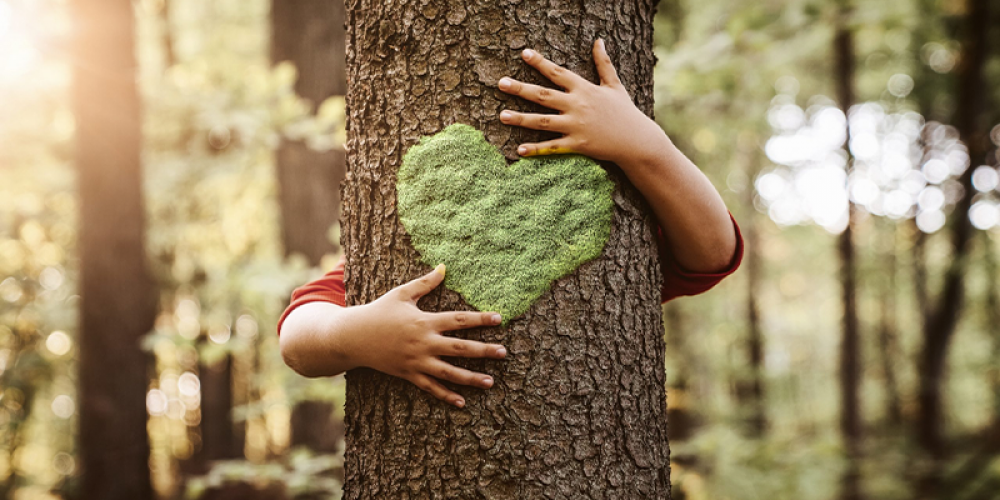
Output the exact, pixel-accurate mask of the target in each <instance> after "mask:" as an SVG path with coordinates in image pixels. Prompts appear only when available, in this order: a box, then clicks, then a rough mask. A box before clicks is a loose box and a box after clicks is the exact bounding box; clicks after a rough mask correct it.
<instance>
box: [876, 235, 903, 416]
mask: <svg viewBox="0 0 1000 500" xmlns="http://www.w3.org/2000/svg"><path fill="white" fill-rule="evenodd" d="M888 226H889V227H888V228H887V229H886V231H887V232H888V233H889V245H888V246H887V248H886V251H885V264H884V266H885V268H886V272H887V273H888V274H889V276H888V279H887V280H886V283H885V285H884V286H883V287H882V293H881V297H880V299H879V302H880V304H879V306H880V309H881V318H880V324H879V335H878V348H879V361H880V362H881V364H882V376H883V380H884V382H885V405H886V406H885V417H886V422H887V423H888V424H889V426H890V427H891V428H897V427H898V426H899V424H902V423H903V411H902V407H901V406H900V397H899V384H898V383H897V381H896V370H895V368H894V367H893V360H895V359H898V358H899V356H898V352H897V348H896V346H897V342H896V313H897V311H896V248H897V246H896V233H897V231H896V227H897V226H896V223H894V222H890V223H889V224H888Z"/></svg>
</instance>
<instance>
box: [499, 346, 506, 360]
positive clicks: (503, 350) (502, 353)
mask: <svg viewBox="0 0 1000 500" xmlns="http://www.w3.org/2000/svg"><path fill="white" fill-rule="evenodd" d="M506 355H507V349H504V348H503V347H501V348H499V349H497V356H500V357H501V358H502V357H504V356H506Z"/></svg>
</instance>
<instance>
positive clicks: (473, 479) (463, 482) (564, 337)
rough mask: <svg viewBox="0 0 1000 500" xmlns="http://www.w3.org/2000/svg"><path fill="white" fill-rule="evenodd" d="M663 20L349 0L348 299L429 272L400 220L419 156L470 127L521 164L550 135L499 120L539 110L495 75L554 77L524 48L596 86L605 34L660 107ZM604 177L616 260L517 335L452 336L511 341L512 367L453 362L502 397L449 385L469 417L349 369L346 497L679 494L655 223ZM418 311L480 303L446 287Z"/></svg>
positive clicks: (588, 271)
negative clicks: (487, 377) (419, 150)
mask: <svg viewBox="0 0 1000 500" xmlns="http://www.w3.org/2000/svg"><path fill="white" fill-rule="evenodd" d="M652 15H653V4H652V2H650V1H649V0H628V1H625V2H614V3H605V2H598V1H596V0H577V1H570V0H550V1H549V2H547V3H545V4H544V5H540V4H539V3H535V2H524V1H513V0H511V1H504V2H486V1H485V0H479V1H457V0H410V1H404V0H382V1H377V0H352V1H349V2H348V16H347V17H348V33H349V35H348V40H349V42H348V80H349V89H350V90H349V95H348V115H349V121H348V130H349V132H348V148H349V156H348V172H347V182H346V183H345V184H344V186H343V196H344V199H345V206H344V211H343V228H344V229H343V233H342V234H343V243H344V246H345V248H346V250H347V255H348V262H347V268H346V281H347V300H348V303H349V304H350V305H357V304H363V303H367V302H370V301H372V300H374V299H375V298H377V297H379V296H380V295H382V294H384V293H385V292H387V291H389V290H390V289H392V288H393V287H395V286H397V285H399V284H401V283H404V282H405V281H407V280H410V279H413V278H415V277H417V276H419V275H421V274H423V273H425V272H427V271H428V269H427V268H426V267H425V266H423V265H422V264H420V263H419V256H418V255H417V253H416V251H415V250H414V249H413V248H412V246H411V245H410V243H409V237H408V236H407V234H406V233H405V231H404V230H403V228H402V226H401V225H400V224H399V221H398V216H397V213H396V192H395V183H396V172H397V170H398V168H399V166H400V164H401V162H402V156H403V153H404V152H405V151H406V149H407V148H408V147H410V146H412V145H413V144H415V143H416V142H417V141H418V140H419V138H420V137H421V136H422V135H429V134H433V133H436V132H438V131H439V130H441V129H442V128H444V127H445V126H447V125H449V124H451V123H454V122H461V123H467V124H469V125H472V126H474V127H476V128H478V129H479V130H482V131H484V133H485V135H486V138H487V140H489V141H490V143H491V144H494V145H495V146H497V147H498V148H500V150H501V151H502V152H503V153H504V154H505V156H506V157H507V158H508V159H510V160H514V159H515V158H516V157H517V155H516V148H517V145H518V144H520V143H523V142H529V141H530V142H535V141H539V140H544V139H546V138H548V137H549V135H547V134H543V133H539V132H535V131H530V130H525V129H517V128H512V127H508V126H505V125H503V124H501V123H500V122H499V120H498V119H497V116H498V114H499V112H500V111H501V110H502V109H505V108H510V109H516V110H523V111H542V110H543V108H541V107H540V106H537V105H534V104H531V103H528V102H526V101H523V100H520V99H516V98H512V97H510V96H507V95H505V94H503V93H501V92H499V91H498V90H497V89H496V83H497V81H498V80H499V79H500V78H501V77H503V76H512V77H514V78H518V79H520V80H522V81H529V82H533V83H539V84H544V85H551V84H550V83H549V82H546V81H544V79H543V78H542V77H541V76H540V75H539V74H538V73H537V72H535V71H534V70H532V69H530V68H529V67H528V66H527V65H525V64H524V63H523V62H522V61H521V59H520V55H519V54H520V50H521V49H523V48H527V47H531V48H534V49H536V50H538V51H540V52H541V53H543V54H545V55H546V56H547V57H550V58H551V59H552V60H554V61H555V62H557V63H560V64H563V65H565V66H566V67H568V68H569V69H571V70H573V71H576V72H577V73H579V74H581V75H582V76H584V77H585V78H588V79H590V80H591V81H597V77H596V71H595V68H594V67H593V62H592V57H591V50H590V47H591V44H592V43H593V41H594V39H596V38H597V37H603V38H605V39H606V40H607V45H608V48H609V51H610V53H611V56H612V58H613V59H614V60H615V62H616V64H617V66H618V67H619V73H620V75H621V77H622V80H623V82H624V83H625V85H626V86H627V87H628V88H629V89H630V90H631V91H632V93H633V96H634V98H635V100H636V103H637V104H638V106H639V108H640V109H642V110H643V111H645V112H647V113H650V112H651V110H652V70H653V55H652V32H651V29H652ZM607 167H608V170H609V172H610V173H611V175H612V177H613V179H614V180H615V182H616V185H617V188H616V191H615V194H614V205H615V208H614V210H615V213H614V221H613V229H612V234H611V238H610V241H609V243H608V245H607V247H606V248H605V250H604V252H603V254H602V255H601V256H600V257H599V258H598V259H596V260H594V261H591V262H589V263H587V264H584V265H583V266H581V267H580V269H578V270H577V272H575V273H574V274H573V275H571V276H567V277H565V278H563V279H561V280H558V281H557V282H556V283H554V284H553V287H552V290H550V292H548V293H547V294H545V295H544V296H543V297H542V298H541V299H539V301H538V302H537V303H536V304H535V305H534V306H533V307H532V309H531V310H530V311H529V312H528V313H526V314H525V315H524V316H523V317H521V318H518V319H516V320H515V321H514V322H512V323H511V325H510V326H509V327H507V328H505V329H500V328H489V329H478V330H469V331H464V332H454V334H455V335H456V336H460V337H463V338H471V339H476V340H484V341H488V342H500V343H503V344H504V345H506V346H507V348H508V351H509V355H508V359H507V360H504V361H495V360H458V359H455V360H449V361H452V362H454V363H455V364H457V365H459V366H463V367H467V368H470V369H473V370H477V371H483V372H486V373H490V374H493V375H494V376H495V380H496V382H495V386H494V388H492V389H490V390H488V391H481V390H478V389H471V388H468V387H457V386H456V387H454V388H455V390H456V391H457V392H459V393H461V394H463V396H464V397H465V398H466V408H465V409H456V408H452V407H450V406H449V405H447V404H445V403H442V402H439V401H436V400H434V399H433V398H431V397H430V396H429V395H427V394H424V393H422V392H420V391H419V390H418V389H416V388H415V387H413V386H412V385H411V384H410V383H409V382H406V381H403V380H401V379H396V378H393V377H389V376H386V375H384V374H381V373H379V372H375V371H373V370H368V369H358V370H352V371H351V372H349V373H348V375H347V379H348V396H347V407H346V418H347V426H348V430H347V435H348V437H347V440H348V442H347V463H346V477H347V485H346V487H345V498H347V499H359V498H403V499H408V498H412V499H416V498H463V499H509V498H553V499H558V498H562V499H569V498H573V499H577V498H584V499H586V498H591V499H605V498H607V499H610V498H622V499H631V498H635V499H639V498H644V499H645V498H655V499H663V498H669V448H668V446H667V434H666V419H665V410H666V402H665V394H664V378H665V374H664V372H663V366H664V364H663V361H664V352H663V351H664V348H665V346H664V343H663V329H662V323H661V317H660V314H661V312H660V307H659V283H660V273H659V263H658V260H657V251H656V241H655V239H654V234H655V233H654V232H653V230H654V226H653V222H654V220H653V218H652V216H651V215H650V212H649V210H648V209H647V207H646V206H645V202H644V201H643V200H642V198H641V196H640V195H639V194H638V192H637V191H636V190H635V189H634V187H633V186H631V185H630V184H629V183H628V181H627V179H626V178H625V176H624V175H623V174H622V173H621V172H620V170H619V169H617V167H614V166H613V165H607ZM420 305H421V307H422V308H423V309H426V310H453V309H466V310H467V309H469V306H468V305H466V304H465V303H464V301H462V300H461V298H460V297H459V296H458V295H457V294H455V293H454V292H451V291H448V290H444V289H439V290H435V291H434V292H433V293H431V294H430V295H428V296H427V297H425V298H424V299H422V300H421V303H420Z"/></svg>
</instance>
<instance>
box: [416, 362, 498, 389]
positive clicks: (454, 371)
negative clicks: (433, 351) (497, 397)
mask: <svg viewBox="0 0 1000 500" xmlns="http://www.w3.org/2000/svg"><path fill="white" fill-rule="evenodd" d="M424 374H426V375H430V376H432V377H435V378H438V379H441V380H447V381H448V382H453V383H456V384H459V385H470V386H473V387H479V388H482V389H489V388H490V387H493V377H491V376H489V375H484V374H482V373H475V372H472V371H469V370H466V369H465V368H459V367H457V366H455V365H452V364H450V363H446V362H444V361H441V360H440V359H434V360H433V361H431V362H430V363H429V364H428V365H427V367H426V368H425V369H424Z"/></svg>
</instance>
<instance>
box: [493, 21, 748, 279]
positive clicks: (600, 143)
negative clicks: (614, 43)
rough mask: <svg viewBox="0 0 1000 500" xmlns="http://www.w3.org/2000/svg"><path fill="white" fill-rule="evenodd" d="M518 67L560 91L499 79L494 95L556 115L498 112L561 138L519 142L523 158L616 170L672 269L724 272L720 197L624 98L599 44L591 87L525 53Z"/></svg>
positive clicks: (727, 242)
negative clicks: (572, 156) (642, 206)
mask: <svg viewBox="0 0 1000 500" xmlns="http://www.w3.org/2000/svg"><path fill="white" fill-rule="evenodd" d="M522 56H523V58H524V60H525V62H527V63H528V64H530V65H531V66H533V67H534V68H535V69H537V70H538V71H540V72H541V73H542V75H544V76H545V77H547V78H548V79H550V80H552V82H553V83H555V84H557V85H559V86H560V87H562V88H564V89H566V91H565V92H562V91H559V90H553V89H548V88H544V87H540V86H538V85H532V84H528V83H523V82H518V81H516V80H513V79H511V78H503V79H501V80H500V82H499V88H500V90H502V91H504V92H507V93H509V94H513V95H517V96H520V97H523V98H525V99H527V100H529V101H533V102H536V103H538V104H541V105H543V106H547V107H549V108H552V109H555V110H558V111H560V112H561V113H560V114H558V115H552V114H530V113H517V112H514V111H509V110H504V111H503V112H501V113H500V120H501V121H502V122H504V123H506V124H509V125H518V126H521V127H527V128H531V129H536V130H547V131H552V132H559V133H562V134H564V135H563V137H560V138H558V139H555V140H553V141H548V142H543V143H539V144H522V145H521V146H520V147H519V148H518V153H519V154H521V155H522V156H532V155H544V154H556V153H580V154H584V155H587V156H590V157H592V158H595V159H598V160H607V161H611V162H614V163H616V164H618V166H620V167H621V168H622V170H623V171H624V172H625V175H627V176H628V178H629V180H631V181H632V183H633V184H634V185H635V187H636V188H638V189H639V191H640V192H641V193H642V195H643V196H644V197H645V198H646V201H648V202H649V204H650V205H651V206H652V208H653V212H654V213H655V214H656V217H657V219H659V221H660V226H661V227H662V228H663V232H664V236H665V237H666V240H667V241H668V242H669V243H670V249H671V251H672V253H673V255H674V257H675V258H676V259H677V261H678V263H679V264H680V265H682V266H683V267H684V268H686V269H688V270H690V271H695V272H712V271H717V270H720V269H724V268H726V267H727V266H728V265H730V263H731V262H732V260H733V256H734V252H735V251H736V248H737V246H736V245H737V240H736V231H735V230H734V227H733V223H732V221H731V219H730V216H729V212H728V211H727V209H726V205H725V202H723V201H722V196H721V195H719V192H718V191H716V189H715V187H714V186H712V183H711V182H710V181H709V180H708V178H707V177H705V174H703V173H702V172H701V170H699V169H698V167H697V166H695V165H694V163H692V162H691V160H689V159H688V158H687V157H686V156H684V154H683V153H681V152H680V151H679V150H678V149H677V148H676V147H675V146H674V144H673V143H672V142H671V141H670V138H668V137H667V135H666V134H665V133H664V132H663V130H662V129H661V128H660V127H659V125H657V124H656V122H654V121H653V120H652V119H650V118H649V117H647V116H646V115H645V114H643V113H642V112H641V111H639V109H638V108H636V107H635V104H633V103H632V99H631V98H630V97H629V95H628V92H627V91H626V90H625V87H624V86H623V85H622V83H621V81H620V80H619V79H618V74H617V72H616V71H615V68H614V65H613V64H612V63H611V59H610V58H609V57H608V54H607V52H606V51H605V49H604V42H603V40H598V41H597V42H596V43H595V44H594V61H595V63H596V64H597V72H598V74H599V76H600V78H601V84H600V85H594V84H592V83H590V82H588V81H587V80H585V79H583V77H581V76H579V75H577V74H576V73H573V72H572V71H569V70H567V69H565V68H563V67H560V66H558V65H556V64H555V63H553V62H551V61H549V60H547V59H545V58H544V57H542V56H541V55H540V54H538V53H537V52H535V51H532V50H525V51H524V53H523V54H522Z"/></svg>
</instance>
